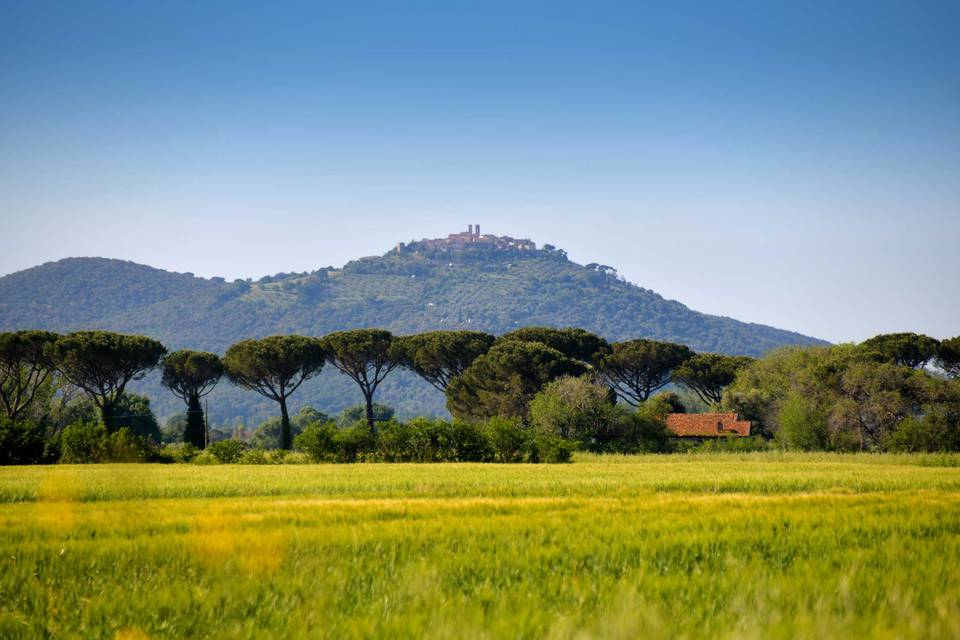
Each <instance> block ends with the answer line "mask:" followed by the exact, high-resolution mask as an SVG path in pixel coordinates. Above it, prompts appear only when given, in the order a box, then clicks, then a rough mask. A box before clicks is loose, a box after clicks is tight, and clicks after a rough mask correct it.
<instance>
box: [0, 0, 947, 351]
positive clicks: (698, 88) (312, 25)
mask: <svg viewBox="0 0 960 640" xmlns="http://www.w3.org/2000/svg"><path fill="white" fill-rule="evenodd" d="M468 223H479V224H481V226H482V227H483V229H484V231H486V232H490V233H498V234H508V235H513V236H522V237H530V238H532V239H534V240H535V241H537V242H539V243H544V242H550V243H553V244H555V245H557V246H560V247H563V248H565V249H566V250H567V251H568V253H569V254H570V256H571V258H573V259H575V260H577V261H579V262H584V263H586V262H601V263H604V264H610V265H612V266H615V267H617V268H618V269H619V270H620V272H621V273H622V274H623V275H624V276H625V277H626V278H627V279H629V280H631V281H633V282H636V283H637V284H640V285H641V286H644V287H647V288H651V289H654V290H656V291H658V292H660V293H662V294H663V295H664V296H666V297H668V298H674V299H678V300H680V301H682V302H684V303H686V304H688V305H689V306H691V307H692V308H695V309H698V310H701V311H706V312H710V313H717V314H722V315H729V316H733V317H736V318H739V319H743V320H748V321H754V322H762V323H767V324H773V325H776V326H780V327H784V328H789V329H794V330H797V331H802V332H804V333H808V334H811V335H816V336H818V337H823V338H827V339H830V340H834V341H846V340H861V339H863V338H865V337H868V336H870V335H873V334H875V333H878V332H883V331H895V330H916V331H924V332H927V333H930V334H931V335H935V336H937V337H946V336H950V335H956V334H960V252H958V248H960V4H958V3H956V2H946V3H932V2H891V3H886V2H837V3H833V2H795V3H777V2H749V1H737V2H663V3H641V2H630V3H603V2H577V3H571V2H543V3H525V2H504V3H499V2H475V3H456V2H389V3H386V2H385V3H362V2H344V3H322V2H310V3H302V4H301V3H274V2H270V3H268V2H264V3H247V2H224V3H197V2H182V3H181V2H152V3H146V2H118V3H98V2H84V3H76V2H61V3H49V2H40V1H36V0H32V1H30V2H17V1H10V0H3V1H0V273H9V272H12V271H16V270H19V269H23V268H26V267H29V266H32V265H35V264H38V263H41V262H45V261H48V260H55V259H58V258H62V257H66V256H78V255H98V256H107V257H117V258H125V259H130V260H135V261H138V262H143V263H147V264H151V265H154V266H158V267H162V268H167V269H172V270H177V271H192V272H195V273H197V274H198V275H205V276H212V275H221V276H225V277H228V278H234V277H248V276H252V277H259V276H261V275H265V274H272V273H276V272H278V271H301V270H312V269H315V268H317V267H320V266H325V265H329V264H332V265H340V264H342V263H343V262H345V261H347V260H349V259H351V258H355V257H358V256H362V255H369V254H374V253H382V252H383V251H385V250H386V249H388V248H389V247H390V246H392V245H393V244H394V243H395V242H396V241H398V240H409V239H411V238H421V237H435V236H442V235H445V234H447V233H449V232H451V231H457V230H461V229H462V228H465V227H466V225H467V224H468Z"/></svg>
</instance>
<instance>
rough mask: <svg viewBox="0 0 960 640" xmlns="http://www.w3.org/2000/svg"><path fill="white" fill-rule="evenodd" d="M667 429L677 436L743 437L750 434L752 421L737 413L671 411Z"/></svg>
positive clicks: (668, 416)
mask: <svg viewBox="0 0 960 640" xmlns="http://www.w3.org/2000/svg"><path fill="white" fill-rule="evenodd" d="M667 430H668V431H670V435H672V436H674V437H677V438H724V437H728V436H732V437H736V438H743V437H746V436H749V435H750V421H749V420H740V419H739V418H738V416H737V414H735V413H671V414H669V415H667Z"/></svg>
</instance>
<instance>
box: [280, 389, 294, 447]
mask: <svg viewBox="0 0 960 640" xmlns="http://www.w3.org/2000/svg"><path fill="white" fill-rule="evenodd" d="M280 448H281V449H283V450H285V451H286V450H289V449H292V448H293V437H292V436H291V435H290V414H288V413H287V397H286V396H281V398H280Z"/></svg>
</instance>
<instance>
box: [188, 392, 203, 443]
mask: <svg viewBox="0 0 960 640" xmlns="http://www.w3.org/2000/svg"><path fill="white" fill-rule="evenodd" d="M183 441H184V442H188V443H190V444H192V445H193V446H195V447H197V448H198V449H203V448H204V447H205V446H206V444H207V425H206V423H205V422H204V419H203V409H202V408H201V407H200V396H198V395H196V394H193V395H191V396H190V399H189V401H188V402H187V426H186V427H184V429H183Z"/></svg>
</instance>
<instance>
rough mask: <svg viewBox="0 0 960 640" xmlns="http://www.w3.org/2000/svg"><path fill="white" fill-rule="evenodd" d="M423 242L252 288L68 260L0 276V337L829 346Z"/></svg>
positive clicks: (414, 409)
mask: <svg viewBox="0 0 960 640" xmlns="http://www.w3.org/2000/svg"><path fill="white" fill-rule="evenodd" d="M455 236H456V237H459V238H461V240H462V239H463V237H466V234H451V236H450V237H451V238H454V237H455ZM488 237H492V238H496V236H488ZM509 240H513V239H512V238H511V239H509ZM424 242H425V241H416V242H411V243H409V244H403V243H401V244H400V245H398V246H397V248H395V249H392V250H390V251H388V252H386V253H385V254H383V255H381V256H371V257H366V258H362V259H359V260H352V261H350V262H348V263H346V264H345V265H343V267H340V268H334V267H324V268H320V269H317V270H315V271H311V272H301V273H279V274H275V275H273V276H264V277H262V278H260V279H259V280H256V281H254V280H252V279H248V280H239V279H238V280H234V281H232V282H229V281H227V280H225V279H223V278H218V277H214V278H203V277H199V276H195V275H194V274H192V273H189V272H186V273H178V272H172V271H166V270H163V269H157V268H154V267H150V266H148V265H143V264H139V263H135V262H132V261H128V260H117V259H112V258H91V257H74V258H65V259H62V260H57V261H52V262H47V263H44V264H42V265H38V266H36V267H31V268H29V269H25V270H22V271H18V272H15V273H12V274H9V275H6V276H3V277H0V330H4V331H9V330H15V329H24V328H43V329H49V330H53V331H71V330H77V329H89V328H97V329H107V330H112V331H122V332H127V333H142V334H144V335H149V336H151V337H154V338H157V339H159V340H161V341H163V342H164V344H166V345H167V347H168V348H170V349H171V350H173V349H179V348H194V349H204V350H210V351H214V352H217V353H223V352H224V350H225V349H226V347H227V346H229V345H230V344H232V343H233V342H235V341H237V340H240V339H243V338H251V337H262V336H265V335H270V334H276V333H304V334H309V335H323V334H325V333H329V332H331V331H335V330H340V329H349V328H358V327H366V326H376V327H382V328H386V329H389V330H391V331H393V332H395V333H397V334H403V333H417V332H421V331H428V330H433V329H464V328H469V329H476V330H482V331H488V332H490V333H494V334H502V333H505V332H507V331H510V330H512V329H515V328H517V327H519V326H530V325H548V326H578V327H582V328H584V329H587V330H589V331H593V332H595V333H597V334H599V335H602V336H603V337H605V338H607V339H608V340H612V341H614V340H623V339H629V338H635V337H648V338H654V339H660V340H669V341H673V342H680V343H683V344H687V345H688V346H690V347H691V348H693V349H695V350H697V351H715V352H722V353H731V354H744V355H754V356H756V355H762V354H763V353H764V352H766V351H768V350H770V349H772V348H776V347H779V346H783V345H788V344H805V345H812V344H826V343H825V342H824V341H822V340H818V339H816V338H811V337H809V336H804V335H802V334H799V333H796V332H792V331H787V330H783V329H777V328H774V327H769V326H766V325H761V324H756V323H748V322H742V321H739V320H735V319H733V318H728V317H724V316H715V315H710V314H704V313H700V312H697V311H694V310H691V309H689V308H688V307H686V306H685V305H683V304H682V303H680V302H678V301H675V300H668V299H666V298H664V297H663V296H661V295H660V294H657V293H656V292H654V291H650V290H648V289H644V288H643V287H640V286H637V285H635V284H632V283H629V282H627V281H626V280H624V279H623V278H622V277H620V276H618V275H617V273H616V270H614V269H613V268H612V267H609V266H606V265H599V264H596V263H591V264H590V265H580V264H577V263H574V262H572V261H570V260H569V259H568V258H567V256H566V253H565V252H563V250H561V249H557V248H555V247H552V246H551V245H545V246H544V247H543V248H541V249H537V248H535V245H533V243H532V242H530V241H526V240H523V241H518V242H521V243H529V244H523V245H522V246H523V247H524V248H519V246H520V245H518V246H510V245H509V244H502V243H500V244H494V243H492V242H489V243H486V244H484V243H473V242H471V241H463V242H461V241H458V242H460V244H459V245H457V246H448V245H445V244H443V243H442V241H431V242H432V243H433V244H424ZM437 242H440V243H441V244H437ZM531 246H533V247H534V248H531ZM155 377H156V376H151V377H149V378H148V379H147V380H145V381H143V382H141V383H139V387H140V388H141V389H145V390H147V391H148V392H149V393H150V395H151V398H152V399H153V400H154V403H155V405H156V406H157V408H158V410H159V413H161V415H164V414H169V413H172V412H174V411H178V410H179V408H178V407H177V405H176V404H175V403H173V402H171V400H170V398H167V397H165V396H167V395H169V394H165V393H164V392H163V390H162V389H160V388H159V385H158V384H157V382H156V380H154V379H153V378H155ZM352 384H353V383H352V382H350V381H348V380H344V379H343V377H342V376H340V378H339V379H337V378H336V376H335V374H332V373H327V372H324V374H323V375H322V376H320V381H318V382H316V383H310V384H309V386H305V387H304V389H303V393H302V394H301V395H300V398H299V399H300V400H301V402H302V403H304V404H311V405H312V406H315V407H316V408H318V409H321V410H326V411H335V410H338V409H339V408H342V407H343V406H348V405H351V404H354V403H356V402H357V401H358V397H357V396H358V393H357V391H356V390H355V389H353V388H351V385H352ZM221 387H227V385H225V384H224V385H221ZM382 391H383V393H382V394H381V398H380V399H381V400H382V401H384V402H387V403H390V404H393V405H395V406H397V408H398V409H399V411H400V413H401V414H404V415H411V414H414V413H441V414H442V413H443V411H444V408H443V397H442V395H440V394H439V393H437V392H436V391H435V390H432V387H429V385H425V384H421V381H419V380H417V379H415V378H414V377H412V376H410V375H409V374H406V373H395V374H391V376H390V378H388V380H387V382H386V383H385V385H384V387H383V389H382ZM252 395H254V394H242V395H241V393H240V392H239V391H238V390H235V389H230V388H222V389H221V388H218V390H217V391H216V392H215V395H213V396H211V400H210V402H211V405H214V404H215V400H216V401H217V402H218V403H219V402H221V401H222V402H224V404H227V405H229V406H224V407H221V408H218V409H217V412H218V413H219V417H220V418H222V419H224V418H231V417H236V416H241V417H243V418H244V419H245V420H246V419H251V418H254V417H263V416H264V415H272V411H273V408H272V407H270V406H269V405H268V404H265V403H261V402H258V401H257V400H256V399H255V398H252V397H248V396H252ZM211 410H212V412H213V410H214V407H213V406H211Z"/></svg>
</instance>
